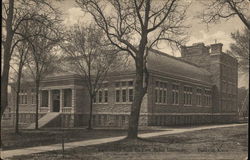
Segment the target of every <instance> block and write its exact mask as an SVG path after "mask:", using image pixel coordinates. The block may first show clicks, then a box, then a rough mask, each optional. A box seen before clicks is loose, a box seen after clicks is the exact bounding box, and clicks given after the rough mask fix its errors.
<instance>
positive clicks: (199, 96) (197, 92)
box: [196, 88, 202, 106]
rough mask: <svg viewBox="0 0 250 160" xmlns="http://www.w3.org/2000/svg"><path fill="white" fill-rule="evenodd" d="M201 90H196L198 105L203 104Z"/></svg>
mask: <svg viewBox="0 0 250 160" xmlns="http://www.w3.org/2000/svg"><path fill="white" fill-rule="evenodd" d="M201 92H202V90H201V89H200V88H198V89H197V90H196V104H197V105H198V106H201Z"/></svg>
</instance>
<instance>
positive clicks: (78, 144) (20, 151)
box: [1, 123, 247, 159]
mask: <svg viewBox="0 0 250 160" xmlns="http://www.w3.org/2000/svg"><path fill="white" fill-rule="evenodd" d="M243 125H247V124H246V123H245V124H226V125H214V126H203V127H195V128H182V129H181V128H180V129H179V128H178V129H172V130H170V131H169V129H168V131H159V132H153V133H144V134H139V137H141V138H148V137H157V136H162V135H167V134H177V133H183V132H192V131H198V130H204V129H213V128H223V127H234V126H243ZM123 138H125V136H119V137H111V138H101V139H95V140H84V141H78V142H69V143H65V144H64V146H65V147H64V148H65V149H69V148H75V147H81V146H90V145H96V144H103V143H108V142H114V141H118V140H121V139H123ZM61 149H62V144H52V145H48V146H38V147H29V148H23V149H15V150H6V151H1V158H2V159H5V158H9V157H13V156H18V155H28V154H33V153H41V152H47V151H53V150H61Z"/></svg>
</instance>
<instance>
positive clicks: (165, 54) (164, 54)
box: [150, 48, 205, 69]
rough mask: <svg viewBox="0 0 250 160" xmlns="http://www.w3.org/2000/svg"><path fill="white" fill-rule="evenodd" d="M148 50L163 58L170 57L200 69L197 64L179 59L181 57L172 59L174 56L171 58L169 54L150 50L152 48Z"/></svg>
mask: <svg viewBox="0 0 250 160" xmlns="http://www.w3.org/2000/svg"><path fill="white" fill-rule="evenodd" d="M150 50H152V51H153V52H154V53H157V54H160V55H163V56H166V57H170V58H173V59H176V60H178V61H182V62H185V63H187V64H190V65H193V66H195V67H199V68H202V67H201V66H199V65H197V64H195V63H192V62H189V61H186V60H184V59H181V57H174V56H171V55H169V54H167V53H165V52H162V51H159V50H156V49H152V48H151V49H150ZM202 69H205V68H202Z"/></svg>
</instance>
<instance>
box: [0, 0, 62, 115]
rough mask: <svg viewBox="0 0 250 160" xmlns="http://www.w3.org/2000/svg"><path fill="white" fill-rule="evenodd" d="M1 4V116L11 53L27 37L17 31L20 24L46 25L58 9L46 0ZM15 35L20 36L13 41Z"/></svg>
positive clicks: (5, 99)
mask: <svg viewBox="0 0 250 160" xmlns="http://www.w3.org/2000/svg"><path fill="white" fill-rule="evenodd" d="M2 5H3V7H2V24H3V27H2V29H3V36H2V42H3V43H2V45H3V64H2V70H1V117H2V115H3V112H4V110H5V108H6V107H7V103H8V102H7V99H8V97H7V96H8V94H7V87H8V81H9V69H10V60H11V57H12V53H13V51H14V49H15V47H16V46H17V44H18V43H20V42H21V41H23V40H25V39H27V38H28V37H25V36H24V35H23V33H21V32H19V31H18V30H19V28H20V26H21V25H22V24H23V23H27V22H36V23H39V24H41V25H44V26H47V27H48V26H49V25H48V24H49V23H46V22H48V20H50V19H57V18H58V11H57V10H56V9H55V8H54V7H53V6H52V5H51V4H50V2H48V0H5V1H3V2H2ZM16 36H20V37H22V38H20V39H19V40H17V41H13V39H14V38H15V37H16ZM30 36H37V35H30Z"/></svg>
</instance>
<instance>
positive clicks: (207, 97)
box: [204, 90, 211, 106]
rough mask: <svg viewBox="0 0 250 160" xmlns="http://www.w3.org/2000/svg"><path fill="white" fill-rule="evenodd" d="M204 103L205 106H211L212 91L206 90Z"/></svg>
mask: <svg viewBox="0 0 250 160" xmlns="http://www.w3.org/2000/svg"><path fill="white" fill-rule="evenodd" d="M204 103H205V104H204V105H205V106H210V105H211V91H210V90H205V94H204Z"/></svg>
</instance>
